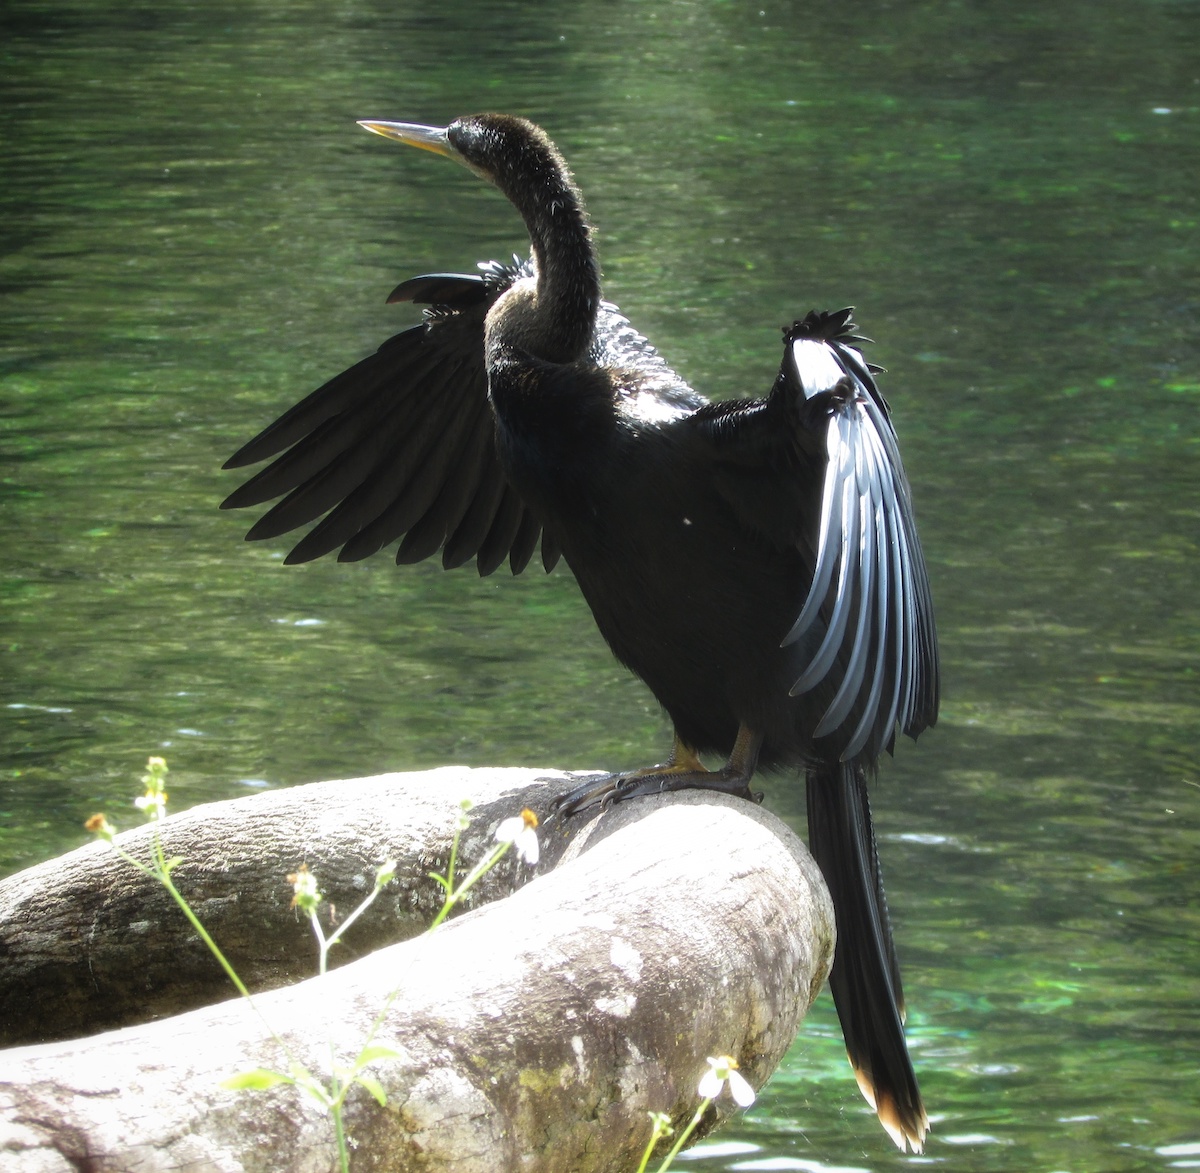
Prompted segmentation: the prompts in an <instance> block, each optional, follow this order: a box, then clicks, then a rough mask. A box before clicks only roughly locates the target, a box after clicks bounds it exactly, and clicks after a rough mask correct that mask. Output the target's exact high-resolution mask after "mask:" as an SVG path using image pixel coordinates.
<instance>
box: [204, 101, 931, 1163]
mask: <svg viewBox="0 0 1200 1173" xmlns="http://www.w3.org/2000/svg"><path fill="white" fill-rule="evenodd" d="M361 125H362V126H364V127H365V128H366V129H367V130H371V131H374V132H375V133H376V134H381V135H383V136H385V137H387V138H392V139H397V140H398V141H400V142H402V143H408V144H410V145H412V146H417V147H422V148H424V149H426V150H429V151H433V152H434V153H436V154H439V155H445V156H447V157H449V158H452V159H457V160H458V161H459V162H461V163H464V164H466V166H467V167H469V168H470V169H471V170H472V171H474V172H475V173H476V174H478V175H481V176H483V178H485V179H487V180H489V181H490V182H491V183H493V184H495V186H496V187H498V188H499V189H500V191H501V192H502V193H503V194H504V195H505V196H507V197H508V199H509V200H510V201H511V202H512V203H513V205H514V206H515V207H516V209H517V211H518V212H520V213H521V216H522V217H523V218H524V221H525V225H526V227H527V228H528V230H529V235H530V239H531V244H532V255H531V257H530V259H529V260H528V261H516V262H515V263H514V264H513V265H512V266H508V265H502V264H497V263H489V264H484V265H481V266H480V269H481V272H480V273H479V274H478V275H467V276H464V275H459V274H446V273H436V274H430V275H426V276H422V277H415V278H413V279H412V280H409V281H405V282H404V283H403V284H402V285H400V286H399V287H398V288H397V289H396V290H395V291H394V292H393V293H392V295H391V297H390V299H389V300H390V301H393V302H397V301H412V302H416V303H418V304H424V305H427V306H429V307H431V308H429V309H428V310H427V311H426V317H425V321H424V322H423V323H422V324H421V325H419V326H416V327H413V328H412V329H409V330H405V331H404V332H403V333H400V334H398V335H396V336H395V337H393V338H391V339H390V340H389V341H387V342H385V343H384V344H383V346H382V347H380V349H379V350H378V351H377V352H376V353H375V354H373V355H371V356H370V357H369V358H365V359H363V360H362V361H361V362H359V363H358V364H356V365H355V366H353V367H351V368H350V369H349V370H347V371H346V372H344V373H343V374H341V375H338V376H337V377H336V378H334V379H332V380H331V381H330V382H328V383H326V384H325V386H323V387H321V388H320V389H319V390H317V391H315V392H313V393H312V394H311V395H310V396H309V397H308V398H307V399H305V400H303V401H302V402H301V403H299V404H297V405H296V406H295V407H293V408H292V409H291V410H290V411H288V412H287V413H286V414H285V415H283V416H282V417H281V418H280V419H278V420H277V421H276V422H275V423H273V424H271V425H270V426H269V427H268V428H267V429H266V430H265V431H263V432H262V433H261V434H260V435H259V436H257V437H255V439H253V440H251V441H250V442H249V443H248V444H247V445H245V447H243V448H242V449H241V450H240V451H239V452H238V453H237V454H236V455H235V456H233V457H232V458H231V459H230V460H229V462H228V463H227V465H226V467H227V468H240V467H242V466H244V465H248V464H253V463H255V462H256V461H261V460H264V459H266V458H268V457H277V459H276V460H275V461H274V463H272V464H271V465H270V466H269V467H267V468H266V469H264V470H263V471H261V472H259V473H258V474H257V475H256V476H254V477H253V478H252V479H251V480H249V481H247V482H246V483H245V484H244V485H243V486H242V487H241V488H240V489H238V490H237V491H236V492H234V493H233V494H232V495H231V496H230V497H229V498H228V500H226V501H225V502H224V504H225V506H226V507H237V506H246V505H257V504H260V503H262V502H265V501H268V500H270V499H272V498H275V497H278V496H280V495H282V494H286V496H285V497H284V499H283V500H282V501H280V502H279V503H278V504H276V505H275V506H274V507H273V508H272V509H271V510H270V511H269V512H268V513H267V514H265V516H263V517H262V519H261V520H260V521H259V522H258V523H257V524H256V525H255V526H254V527H253V528H252V529H251V530H250V532H249V534H248V537H249V538H272V537H276V536H277V535H279V534H282V533H285V532H287V531H289V530H292V529H294V528H295V527H297V526H300V525H304V524H306V523H308V522H311V521H314V520H315V519H316V518H318V517H320V516H321V515H322V514H324V515H325V516H324V517H323V519H322V520H321V521H320V522H319V523H318V524H317V525H316V526H315V527H314V528H313V529H312V530H310V531H309V533H308V534H307V535H306V536H305V537H304V538H303V540H302V541H300V543H299V544H298V545H297V546H296V547H295V548H294V549H293V550H292V552H291V554H290V555H289V557H288V559H287V560H288V561H289V562H304V561H307V560H308V559H311V558H316V557H319V556H320V555H322V554H325V553H328V552H329V551H331V550H334V549H336V548H338V547H340V553H339V555H338V557H339V559H340V560H344V561H354V560H356V559H360V558H365V557H367V556H368V555H370V554H374V553H375V552H376V551H377V550H380V549H381V548H383V547H384V546H386V545H388V544H389V543H390V542H393V541H395V540H396V539H398V538H402V541H401V542H400V546H399V550H398V551H397V554H396V561H397V562H399V563H408V562H416V561H419V560H421V559H423V558H427V557H429V556H430V555H431V554H433V553H435V552H436V551H437V550H439V549H440V550H441V551H442V563H443V565H444V566H447V567H452V566H459V565H461V564H462V563H464V562H466V561H467V560H468V559H470V558H471V557H474V558H475V560H476V564H477V566H478V570H479V573H480V574H481V575H483V574H490V573H491V572H492V571H493V570H495V569H496V568H497V567H498V566H499V565H500V563H501V562H502V561H503V560H504V559H505V558H506V557H507V558H508V560H509V565H510V566H511V568H512V572H513V573H514V574H518V573H520V571H521V570H523V569H524V568H525V566H526V564H527V563H528V561H529V559H530V557H531V556H532V554H533V552H534V549H535V546H536V545H537V541H538V538H539V535H540V537H541V550H542V561H543V564H544V565H545V567H546V568H547V569H550V568H551V567H552V566H553V565H554V564H555V563H556V562H557V561H558V558H559V555H560V552H561V555H562V557H564V558H565V559H566V561H567V564H568V566H570V568H571V570H572V571H573V572H574V574H575V578H576V580H577V581H578V583H579V587H580V589H581V590H582V592H583V595H584V597H585V598H586V599H587V602H588V604H589V606H590V607H591V609H592V613H593V615H594V616H595V619H596V623H597V625H598V627H599V628H600V632H601V634H602V635H603V636H604V638H605V639H606V640H607V641H608V644H609V646H610V647H611V648H612V650H613V652H614V654H615V655H616V657H617V658H618V659H619V660H620V661H621V662H622V663H623V664H625V665H627V666H628V667H629V668H631V669H632V670H633V671H634V672H635V673H637V675H638V676H640V677H641V678H642V680H644V681H645V682H646V684H647V685H648V686H649V687H650V689H651V691H652V692H653V693H654V695H655V696H656V697H657V698H658V701H659V703H660V704H661V705H662V706H663V708H664V709H665V710H666V712H667V713H668V714H669V716H670V718H671V721H672V722H673V724H674V729H675V740H674V748H673V751H672V753H671V756H670V759H669V760H668V762H667V763H666V764H664V765H661V766H655V767H651V768H650V769H647V770H641V771H637V772H635V773H632V774H627V775H618V776H613V777H609V778H606V779H604V780H603V781H602V782H601V783H599V784H596V783H595V782H590V783H587V784H585V785H584V786H582V787H580V788H579V789H578V790H576V791H574V792H573V793H572V794H570V795H568V796H567V797H566V799H565V800H564V801H563V802H562V804H561V805H560V807H559V810H560V811H561V813H562V814H563V815H564V816H565V815H569V814H572V813H575V812H576V811H579V810H582V809H586V808H588V807H591V806H593V805H595V804H597V803H599V802H609V801H614V800H619V799H623V798H628V797H631V796H633V795H639V794H648V793H655V792H658V791H661V790H674V789H683V788H709V789H717V790H723V791H726V792H729V793H734V794H738V795H742V796H745V797H748V798H755V797H757V796H755V795H753V794H752V793H751V791H750V788H749V783H750V780H751V777H752V775H753V773H754V771H755V769H756V768H757V767H759V766H762V767H767V768H782V767H802V768H803V769H804V770H805V771H806V775H807V793H808V825H809V841H810V842H809V846H810V848H811V850H812V852H813V854H814V856H815V857H816V859H817V862H818V863H819V864H820V866H821V869H822V872H823V873H824V875H825V879H826V881H827V883H828V886H829V889H830V892H831V893H832V895H833V902H834V909H835V913H836V919H837V927H838V941H837V949H836V957H835V960H834V965H833V972H832V975H831V977H830V985H831V987H832V989H833V996H834V1000H835V1003H836V1005H837V1011H838V1015H839V1017H840V1019H841V1023H842V1029H843V1033H844V1035H845V1039H846V1047H847V1050H848V1052H849V1056H850V1062H851V1064H852V1065H853V1067H854V1070H855V1073H856V1075H857V1077H858V1082H859V1086H860V1087H861V1088H862V1090H863V1093H864V1095H865V1096H866V1097H867V1099H868V1100H869V1101H870V1102H871V1103H872V1104H873V1105H874V1107H875V1110H876V1111H877V1112H878V1114H879V1118H880V1120H881V1121H882V1123H883V1125H884V1127H885V1128H886V1129H887V1130H888V1132H889V1133H890V1134H891V1136H892V1138H893V1139H894V1140H895V1141H896V1143H897V1144H898V1145H899V1146H900V1148H901V1149H902V1150H903V1149H904V1148H905V1146H906V1145H908V1146H911V1147H912V1148H913V1149H914V1150H915V1151H920V1149H921V1146H922V1143H923V1141H924V1137H925V1133H926V1131H927V1129H928V1119H927V1117H926V1114H925V1109H924V1107H923V1105H922V1103H921V1095H920V1092H919V1090H918V1088H917V1082H916V1077H915V1075H914V1073H913V1068H912V1064H911V1061H910V1059H909V1056H908V1051H907V1049H906V1046H905V1041H904V1031H903V1025H902V1023H903V1017H904V1001H903V996H902V994H901V989H900V974H899V969H898V966H897V961H896V954H895V950H894V947H893V944H892V934H891V928H890V925H889V921H888V912H887V905H886V901H885V897H884V890H883V883H882V880H881V878H880V871H879V862H878V859H877V855H876V849H875V838H874V832H873V830H872V823H871V813H870V808H869V806H868V802H867V786H866V784H867V775H868V773H869V772H871V771H872V770H873V767H874V766H875V763H876V761H877V759H878V758H879V756H880V754H881V752H882V751H883V750H885V749H887V750H890V749H891V748H892V744H893V741H894V739H895V732H896V728H897V727H899V729H900V730H901V731H902V732H904V733H907V734H910V735H912V736H914V737H915V736H916V735H917V734H918V733H920V732H921V731H922V730H923V729H925V728H926V727H927V726H929V725H932V724H933V723H934V721H935V720H936V718H937V706H938V662H937V643H936V635H935V632H934V623H933V613H932V608H931V603H930V597H929V587H928V582H927V578H926V573H925V566H924V561H923V558H922V554H921V547H920V544H919V542H918V540H917V534H916V530H915V528H914V523H913V515H912V508H911V503H910V496H909V487H908V482H907V480H906V479H905V475H904V471H903V468H902V466H901V462H900V454H899V452H898V450H897V447H896V436H895V432H894V431H893V429H892V425H891V422H890V419H889V411H888V407H887V405H886V403H885V402H884V400H883V397H882V396H881V395H880V393H879V390H878V389H877V387H876V385H875V381H874V378H873V377H872V376H873V372H874V371H876V370H878V368H875V367H872V366H870V365H869V364H868V363H866V362H865V361H864V360H863V357H862V355H861V354H860V353H859V351H858V349H857V348H856V346H855V343H858V342H861V341H863V339H861V338H859V337H858V336H857V335H856V334H855V333H854V326H853V323H852V322H851V320H850V311H849V310H839V311H836V312H833V313H818V312H812V313H810V314H808V316H807V317H805V318H804V319H803V320H801V321H798V322H795V323H794V324H793V325H792V326H791V327H789V328H788V329H786V330H785V331H784V352H783V362H782V366H781V368H780V370H779V373H778V375H777V376H776V378H775V382H774V385H773V386H772V388H771V391H770V394H768V395H767V396H766V397H765V398H762V399H739V400H734V401H729V402H723V403H709V402H708V401H707V400H705V399H704V398H702V397H701V396H700V395H698V394H697V393H696V392H695V391H693V390H692V389H691V388H690V387H689V386H688V385H687V384H686V383H684V381H683V380H682V379H681V378H680V377H679V376H678V375H676V374H675V373H674V372H673V371H672V370H671V369H670V368H669V367H668V366H667V364H666V363H665V362H664V361H663V359H662V358H661V357H660V356H659V355H658V353H657V352H656V351H655V350H654V349H653V347H651V346H650V345H649V343H648V342H647V341H646V340H645V339H644V338H642V337H641V336H640V335H639V334H638V333H637V332H636V331H635V330H634V329H633V328H632V327H631V326H630V325H629V323H628V321H627V320H626V319H625V318H623V317H622V316H621V315H620V313H619V312H618V311H617V309H616V307H615V306H613V305H611V304H610V303H608V302H606V301H604V300H602V298H601V291H600V267H599V264H598V263H597V260H596V255H595V251H594V249H593V246H592V241H591V236H590V229H589V225H588V219H587V215H586V213H585V211H584V206H583V200H582V198H581V196H580V194H579V190H578V189H577V188H576V186H575V184H574V182H573V180H572V178H571V175H570V173H569V171H568V170H567V166H566V164H565V163H564V161H563V159H562V157H561V155H560V154H559V153H558V151H557V150H556V149H555V147H554V145H553V144H552V143H551V141H550V139H549V138H548V137H547V136H546V134H545V133H544V132H543V131H542V130H540V129H539V128H538V127H536V126H534V125H532V124H531V123H529V122H526V121H524V120H522V119H519V118H512V117H508V116H504V115H494V114H485V115H479V116H475V117H468V118H461V119H459V120H457V121H456V122H454V123H452V124H451V125H450V126H448V127H445V128H434V127H427V126H417V125H411V124H407V123H394V122H363V123H362V124H361ZM285 449H286V451H285ZM279 453H283V455H279ZM702 753H719V754H722V755H724V756H725V757H726V758H727V761H726V764H725V765H724V766H723V767H722V768H720V769H718V770H714V771H712V772H709V771H706V770H705V768H704V766H703V765H702V764H701V762H700V759H699V755H700V754H702Z"/></svg>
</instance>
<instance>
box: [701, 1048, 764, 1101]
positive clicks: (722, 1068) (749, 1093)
mask: <svg viewBox="0 0 1200 1173" xmlns="http://www.w3.org/2000/svg"><path fill="white" fill-rule="evenodd" d="M727 1083H728V1084H729V1094H730V1095H731V1096H733V1098H734V1101H735V1102H736V1103H737V1105H738V1107H739V1108H749V1107H750V1105H751V1104H753V1103H754V1089H753V1088H752V1087H751V1086H750V1085H749V1084H748V1083H747V1082H746V1080H745V1078H744V1077H743V1076H742V1075H740V1074H739V1073H738V1069H737V1060H735V1059H731V1058H730V1057H729V1056H728V1055H719V1056H718V1057H717V1058H715V1059H714V1058H712V1056H709V1060H708V1070H707V1071H706V1072H705V1073H704V1075H703V1077H702V1078H701V1080H700V1086H699V1087H698V1088H697V1089H696V1092H697V1094H698V1095H699V1096H700V1098H701V1099H704V1100H715V1099H716V1098H717V1097H718V1096H719V1095H720V1094H721V1092H722V1091H723V1090H724V1088H725V1085H726V1084H727Z"/></svg>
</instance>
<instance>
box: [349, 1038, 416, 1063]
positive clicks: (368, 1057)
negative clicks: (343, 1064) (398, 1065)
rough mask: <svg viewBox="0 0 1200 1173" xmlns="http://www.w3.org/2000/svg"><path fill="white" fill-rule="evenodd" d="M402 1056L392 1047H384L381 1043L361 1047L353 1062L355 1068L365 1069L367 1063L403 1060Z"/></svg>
mask: <svg viewBox="0 0 1200 1173" xmlns="http://www.w3.org/2000/svg"><path fill="white" fill-rule="evenodd" d="M403 1058H404V1056H403V1055H402V1054H401V1053H400V1052H399V1051H397V1050H396V1049H395V1048H393V1047H385V1046H384V1045H383V1044H382V1043H374V1044H372V1045H371V1046H369V1047H363V1049H362V1050H361V1051H359V1053H358V1058H357V1059H356V1060H355V1066H356V1067H366V1065H367V1064H368V1063H376V1062H378V1061H379V1060H380V1059H403Z"/></svg>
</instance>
